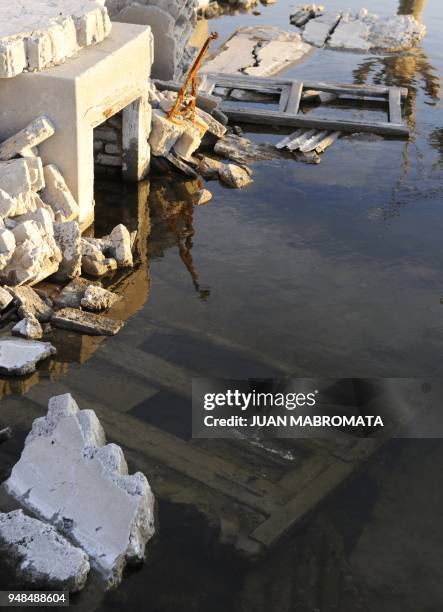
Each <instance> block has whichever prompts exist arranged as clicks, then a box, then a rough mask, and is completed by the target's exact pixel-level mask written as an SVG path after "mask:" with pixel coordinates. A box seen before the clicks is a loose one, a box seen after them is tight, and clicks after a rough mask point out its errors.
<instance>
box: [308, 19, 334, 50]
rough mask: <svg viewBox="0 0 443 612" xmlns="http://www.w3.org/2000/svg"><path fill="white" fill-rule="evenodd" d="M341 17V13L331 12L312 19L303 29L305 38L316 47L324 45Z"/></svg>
mask: <svg viewBox="0 0 443 612" xmlns="http://www.w3.org/2000/svg"><path fill="white" fill-rule="evenodd" d="M340 19H341V13H336V12H331V13H325V14H323V15H320V16H319V17H317V18H316V19H311V20H310V21H309V22H308V23H307V24H306V26H305V29H304V30H303V40H304V41H305V42H307V43H309V44H311V45H315V46H316V47H323V45H324V44H325V43H326V41H327V40H328V38H329V36H330V35H331V32H333V30H334V28H335V27H336V26H337V23H338V22H339V21H340Z"/></svg>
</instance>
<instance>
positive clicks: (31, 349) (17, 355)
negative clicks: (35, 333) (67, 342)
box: [0, 338, 57, 376]
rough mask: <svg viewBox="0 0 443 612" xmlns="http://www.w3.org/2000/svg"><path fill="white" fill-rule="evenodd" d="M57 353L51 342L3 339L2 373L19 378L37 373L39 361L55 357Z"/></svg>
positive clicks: (1, 353)
mask: <svg viewBox="0 0 443 612" xmlns="http://www.w3.org/2000/svg"><path fill="white" fill-rule="evenodd" d="M56 352H57V351H56V349H55V348H54V347H53V346H52V344H50V343H49V342H38V341H35V340H23V339H22V338H2V339H0V372H1V373H2V374H13V375H17V376H23V375H25V374H30V373H32V372H35V368H36V366H37V363H38V362H39V361H41V360H42V359H46V358H47V357H50V356H51V355H55V353H56Z"/></svg>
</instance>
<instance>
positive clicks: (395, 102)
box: [389, 87, 402, 123]
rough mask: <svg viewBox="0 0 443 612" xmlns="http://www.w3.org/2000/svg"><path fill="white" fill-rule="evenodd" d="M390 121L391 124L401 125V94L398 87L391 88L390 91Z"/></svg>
mask: <svg viewBox="0 0 443 612" xmlns="http://www.w3.org/2000/svg"><path fill="white" fill-rule="evenodd" d="M389 121H390V122H391V123H401V122H402V117H401V94H400V89H399V88H398V87H391V89H390V90H389Z"/></svg>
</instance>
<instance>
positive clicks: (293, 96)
mask: <svg viewBox="0 0 443 612" xmlns="http://www.w3.org/2000/svg"><path fill="white" fill-rule="evenodd" d="M302 91H303V83H302V82H301V81H294V82H293V83H292V85H291V88H290V91H289V100H288V103H287V105H286V108H285V109H284V110H285V112H287V113H292V114H293V115H296V114H297V113H298V109H299V107H300V100H301V94H302Z"/></svg>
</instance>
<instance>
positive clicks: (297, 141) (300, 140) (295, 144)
mask: <svg viewBox="0 0 443 612" xmlns="http://www.w3.org/2000/svg"><path fill="white" fill-rule="evenodd" d="M315 134H316V130H304V131H303V133H302V134H301V135H300V136H298V137H297V138H294V140H291V142H288V144H287V145H286V147H287V148H288V149H289V150H290V151H295V150H296V149H298V148H299V146H300V145H302V144H304V143H305V142H306V141H307V140H309V139H310V138H312V137H313V136H314V135H315Z"/></svg>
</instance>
